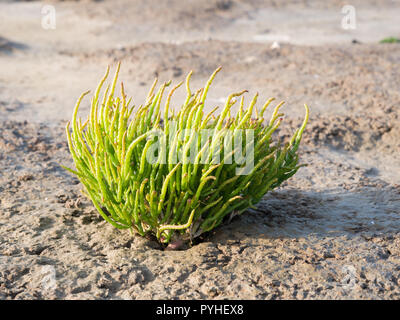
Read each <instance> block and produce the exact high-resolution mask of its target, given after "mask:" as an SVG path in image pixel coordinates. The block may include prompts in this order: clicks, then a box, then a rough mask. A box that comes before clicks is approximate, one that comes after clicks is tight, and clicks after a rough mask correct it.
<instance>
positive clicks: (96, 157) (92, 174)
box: [63, 64, 309, 243]
mask: <svg viewBox="0 0 400 320" xmlns="http://www.w3.org/2000/svg"><path fill="white" fill-rule="evenodd" d="M220 70H221V68H217V69H216V70H215V71H214V73H213V74H212V75H211V76H210V78H209V79H208V80H207V82H206V85H205V87H204V88H201V89H199V90H197V91H195V92H194V91H193V92H194V93H192V91H191V88H190V79H191V77H192V74H193V72H192V71H191V72H190V73H189V74H188V76H187V77H186V81H185V82H183V81H182V82H180V83H178V84H177V85H176V86H174V87H173V88H172V89H171V90H170V91H169V93H168V96H167V99H166V101H165V103H164V105H163V106H164V107H163V109H162V107H161V106H162V103H161V102H162V99H163V94H164V92H165V91H166V88H167V87H168V86H169V85H170V84H171V82H170V81H169V82H164V83H163V84H162V85H161V86H160V87H159V88H158V89H156V86H157V83H158V79H155V81H154V82H153V84H152V86H151V88H150V90H149V92H148V95H147V98H146V101H145V103H144V104H142V105H140V106H139V107H138V108H135V106H130V104H131V102H132V99H131V98H129V99H128V98H127V94H126V93H125V88H124V85H123V84H122V83H121V90H120V94H121V96H120V97H118V96H115V93H116V90H115V89H116V86H117V82H118V75H119V71H120V64H118V66H117V70H116V72H115V75H114V78H113V80H112V82H111V84H108V85H106V86H105V82H106V81H107V78H108V76H109V72H110V68H107V70H106V73H105V75H104V76H103V77H102V79H101V81H100V83H99V85H98V86H97V88H96V90H95V91H94V95H93V97H92V98H91V103H90V106H91V107H90V112H89V114H88V118H87V120H85V121H82V120H81V119H80V118H78V111H79V107H80V104H81V103H82V101H83V99H84V97H85V96H86V95H87V94H88V93H89V91H87V92H84V93H83V94H82V95H81V96H80V97H79V99H78V100H77V103H76V105H75V108H74V110H73V115H72V120H71V122H68V123H67V125H66V135H67V141H68V147H69V150H70V153H71V156H72V158H73V161H74V164H75V169H70V168H67V167H64V166H63V168H65V169H66V170H68V171H69V172H70V173H71V174H74V175H76V176H77V177H78V179H79V180H80V181H81V182H82V184H83V185H84V187H85V191H84V192H85V194H86V195H87V196H88V197H89V198H91V200H92V202H93V204H94V206H95V207H96V209H97V210H98V211H99V213H100V215H101V216H102V217H103V218H104V219H105V220H106V221H107V222H109V223H110V224H112V225H113V226H114V227H116V228H119V229H131V230H135V231H136V232H137V233H139V234H140V235H145V234H146V233H151V234H153V235H155V236H156V237H157V239H158V240H159V241H161V242H164V243H168V242H169V241H172V240H173V239H176V238H179V237H181V238H183V239H191V237H192V235H200V234H201V233H203V232H206V231H209V230H212V229H213V228H215V227H216V226H218V225H219V224H221V223H222V222H223V220H224V218H225V217H226V216H227V215H229V214H231V213H235V214H237V213H242V212H244V211H245V210H246V209H247V208H249V207H253V206H254V205H255V204H256V203H257V202H258V201H260V199H261V198H262V197H263V196H264V195H265V194H266V193H267V192H268V191H270V190H272V189H273V188H276V187H277V186H279V185H280V184H281V183H282V182H283V181H285V180H287V179H289V178H290V177H292V176H293V175H294V174H295V173H296V172H297V170H298V169H299V168H300V167H302V166H303V165H299V164H298V159H299V156H298V153H297V150H298V147H299V144H300V141H301V138H302V135H303V134H304V130H305V127H306V125H307V122H308V119H309V108H308V106H307V105H304V107H305V110H306V115H305V118H304V121H303V123H302V125H301V126H300V128H298V129H297V130H296V131H295V133H294V134H293V136H292V137H291V139H290V142H289V143H288V144H286V145H285V146H281V145H280V144H279V143H278V144H275V143H273V141H272V135H273V134H274V133H275V132H276V130H277V129H278V128H279V126H280V125H281V123H282V119H281V118H282V117H283V114H282V113H280V111H279V110H280V108H281V107H282V105H283V102H281V103H279V104H278V105H277V106H276V107H275V109H274V111H273V113H272V116H271V118H270V121H269V122H268V123H267V124H265V123H266V121H265V119H264V113H265V111H266V109H267V108H268V106H269V105H270V104H271V103H272V102H273V100H274V98H270V99H268V100H267V101H266V102H265V103H264V105H263V106H262V107H261V108H260V109H257V107H256V103H257V98H258V94H256V95H255V96H254V97H253V98H252V100H251V101H250V104H249V106H248V107H245V97H244V95H243V94H244V93H246V92H247V90H243V91H240V92H238V93H233V94H231V95H229V96H228V98H227V99H226V102H225V104H224V106H223V109H222V111H221V112H220V114H219V115H217V116H215V112H216V111H217V109H218V107H214V108H210V110H211V111H209V112H207V113H205V112H204V111H203V110H204V109H205V108H206V107H208V105H207V101H206V99H207V94H208V91H209V89H210V87H211V84H212V82H213V80H214V78H215V77H216V75H217V73H218V72H219V71H220ZM183 83H185V87H186V91H187V94H186V98H185V101H184V103H183V105H182V106H181V108H180V109H179V110H177V112H176V111H175V110H174V109H173V108H171V97H172V95H173V94H174V92H175V91H176V90H178V88H179V87H180V86H181V85H182V84H183ZM103 86H105V90H104V93H103V94H101V91H102V88H103ZM239 97H240V104H239V109H238V111H237V112H236V114H235V115H233V111H232V110H233V108H232V107H233V106H234V104H235V103H236V98H237V99H239ZM212 107H213V106H212ZM134 109H135V111H134ZM161 116H163V121H162V120H161ZM203 129H207V130H210V131H209V133H211V135H210V137H209V138H208V139H203V138H204V137H205V136H204V135H203V133H202V131H201V130H203ZM238 129H240V130H242V131H238ZM190 130H192V131H190ZM246 130H253V136H254V141H246V139H245V137H247V133H246V132H247V131H246ZM155 133H157V134H155ZM158 133H160V134H161V136H160V135H159V134H158ZM239 138H242V140H240V139H239ZM203 140H204V141H203ZM235 141H236V145H235V143H234V142H235ZM156 143H158V144H162V148H158V149H157V148H155V149H156V153H155V154H154V155H156V158H155V159H156V161H155V162H154V163H150V162H149V161H148V157H147V154H148V152H149V151H151V150H152V151H154V150H153V149H154V148H153V147H155V146H157V145H156ZM249 146H253V148H254V149H253V151H252V152H253V154H254V159H253V162H254V163H253V166H252V168H251V170H249V172H248V174H244V175H241V173H243V172H245V171H244V170H245V167H244V166H243V163H240V164H239V163H237V162H235V160H238V159H235V157H236V155H237V154H238V153H239V152H241V153H242V154H243V156H246V155H247V156H248V154H246V153H247V152H249V151H248V147H249ZM192 147H195V150H196V152H197V154H195V155H192V154H190V157H189V152H190V153H191V152H192V149H191V148H192ZM249 150H250V149H249ZM216 151H220V156H221V157H220V163H214V162H213V160H214V159H213V153H214V152H216ZM193 159H194V162H193V163H192V162H191V161H189V160H193ZM164 160H165V161H166V163H164Z"/></svg>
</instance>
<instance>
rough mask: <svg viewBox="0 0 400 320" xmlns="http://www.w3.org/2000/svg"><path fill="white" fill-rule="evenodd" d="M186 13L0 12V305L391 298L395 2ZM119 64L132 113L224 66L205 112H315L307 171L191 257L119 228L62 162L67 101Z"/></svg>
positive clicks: (110, 6) (214, 6) (395, 223)
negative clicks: (244, 97)
mask: <svg viewBox="0 0 400 320" xmlns="http://www.w3.org/2000/svg"><path fill="white" fill-rule="evenodd" d="M182 3H183V2H182V1H178V0H170V1H156V0H152V1H128V0H112V1H111V0H110V1H107V0H104V1H96V2H95V1H48V2H36V1H1V2H0V194H1V196H0V299H147V298H151V299H160V298H166V299H172V298H174V299H189V298H196V299H205V298H208V299H225V298H228V299H235V298H239V299H399V298H400V286H399V282H400V152H399V151H400V117H399V116H400V109H399V107H400V90H399V89H400V87H399V85H400V72H399V68H398V65H399V63H400V45H399V44H379V43H378V42H379V40H381V39H383V38H385V37H389V36H397V37H400V21H399V18H398V17H399V16H400V2H399V1H377V0H376V1H353V2H352V4H353V6H354V7H355V9H356V17H357V28H356V29H355V30H344V29H342V28H341V19H342V17H343V14H342V12H341V9H342V6H343V5H344V4H346V3H343V2H342V1H271V0H268V1H261V0H252V1H240V0H233V1H221V0H220V1H215V0H213V1H195V0H190V1H189V0H188V1H185V2H184V3H185V5H182ZM45 4H49V5H53V6H54V7H55V9H56V23H57V25H56V29H55V30H44V29H43V28H42V27H41V18H42V14H41V9H42V7H43V6H44V5H45ZM354 40H356V41H354ZM273 41H278V42H279V45H280V47H279V48H276V49H272V48H271V44H272V42H273ZM119 60H122V63H123V66H122V73H121V75H122V78H123V80H124V83H125V88H126V91H127V92H128V94H129V95H131V96H133V97H134V101H137V104H140V103H141V102H142V101H143V98H144V97H145V95H146V92H147V90H148V88H149V86H150V84H151V82H152V80H153V78H154V76H158V77H159V78H160V79H161V80H169V79H172V80H173V81H174V82H178V81H179V80H181V79H182V78H184V76H185V74H186V73H187V72H188V71H189V70H191V69H193V70H194V71H195V74H194V76H193V80H194V82H193V86H197V87H200V86H201V85H203V83H204V81H205V80H206V79H207V77H208V75H209V74H210V73H211V72H212V71H213V70H214V69H215V68H216V67H217V66H219V65H222V66H223V71H222V72H221V73H220V74H219V75H218V77H217V79H216V81H215V84H214V87H213V88H212V90H211V91H210V99H209V105H208V106H206V107H207V108H212V107H214V106H215V105H218V104H221V98H223V97H225V96H227V95H228V94H229V93H231V92H233V91H237V90H239V89H249V90H250V93H251V94H254V93H255V92H256V91H258V92H260V95H261V97H263V98H267V97H269V96H275V97H276V98H277V99H284V100H286V101H287V106H286V107H285V111H286V112H287V118H286V119H285V121H284V125H283V128H282V130H281V132H280V134H284V135H286V134H288V133H290V132H291V131H292V130H293V128H294V126H297V125H298V124H299V122H300V121H301V118H302V116H303V107H302V103H304V102H307V103H308V104H309V105H310V106H311V109H312V117H311V119H310V123H309V126H308V128H307V131H306V133H305V135H304V141H303V144H302V151H301V156H302V162H303V163H308V164H309V166H308V167H305V168H302V169H301V170H300V171H299V172H298V174H297V175H296V176H295V177H293V178H292V179H291V180H289V181H288V182H287V183H285V185H283V186H282V187H281V188H279V189H278V190H275V191H274V192H271V193H269V194H268V195H266V197H265V198H264V199H263V200H262V202H261V203H260V204H259V205H258V208H257V210H251V212H250V211H249V212H247V213H245V214H244V215H242V216H241V217H237V218H235V219H234V220H233V221H232V222H231V223H230V224H225V225H223V226H221V227H220V228H218V229H216V230H215V231H214V232H213V233H212V234H210V235H208V236H207V237H205V238H204V239H201V240H200V241H199V243H198V244H195V245H194V246H193V247H191V248H188V249H186V250H181V251H164V250H162V248H161V247H160V246H159V245H158V244H157V243H156V242H154V241H152V240H148V239H144V238H139V237H132V236H131V235H130V233H129V232H124V231H119V230H115V229H113V228H112V226H110V225H108V224H106V223H105V222H104V221H102V220H101V219H100V218H99V217H98V214H97V213H96V210H95V209H94V207H93V206H92V205H91V203H90V202H89V201H88V200H87V199H85V198H84V197H83V196H81V195H80V189H81V185H80V184H79V181H78V180H77V179H75V178H74V177H72V176H71V175H69V174H68V173H66V172H65V171H64V170H63V169H62V168H60V166H59V164H60V163H61V164H65V165H69V166H71V165H72V161H71V158H70V156H69V153H68V151H67V145H66V139H65V136H64V131H63V130H64V125H65V123H66V121H67V120H68V119H69V118H70V116H71V113H72V109H73V105H74V103H75V100H76V98H77V97H78V96H79V94H80V93H81V92H82V91H85V90H87V89H94V88H95V86H96V85H97V82H98V80H99V78H100V77H101V76H102V74H103V73H104V70H105V68H106V66H107V64H111V65H112V66H115V62H116V61H119ZM183 94H184V93H183V92H181V93H180V94H178V95H177V96H176V98H175V100H174V101H175V105H177V104H178V102H179V98H181V97H182V96H183ZM87 107H88V102H86V104H85V105H84V107H83V108H82V112H83V113H84V112H85V111H87V110H88V108H87Z"/></svg>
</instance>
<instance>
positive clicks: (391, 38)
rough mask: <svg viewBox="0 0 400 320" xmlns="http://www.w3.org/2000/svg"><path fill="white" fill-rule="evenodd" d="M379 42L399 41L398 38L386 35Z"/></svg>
mask: <svg viewBox="0 0 400 320" xmlns="http://www.w3.org/2000/svg"><path fill="white" fill-rule="evenodd" d="M379 43H400V39H399V38H396V37H388V38H385V39H382V40H381V41H379Z"/></svg>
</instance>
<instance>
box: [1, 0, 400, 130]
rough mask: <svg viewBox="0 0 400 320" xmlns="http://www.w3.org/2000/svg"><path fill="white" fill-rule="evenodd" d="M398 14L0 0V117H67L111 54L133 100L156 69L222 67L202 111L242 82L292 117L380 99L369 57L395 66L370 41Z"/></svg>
mask: <svg viewBox="0 0 400 320" xmlns="http://www.w3.org/2000/svg"><path fill="white" fill-rule="evenodd" d="M399 17H400V1H398V0H397V1H389V0H367V1H361V0H357V1H351V4H349V3H348V2H347V1H337V0H332V1H305V0H285V1H273V0H207V1H199V0H163V1H160V0H146V1H140V0H103V1H101V0H97V1H94V0H93V1H90V0H86V1H84V0H82V1H67V0H65V1H55V0H53V1H10V0H6V1H4V0H1V1H0V108H1V109H0V118H1V119H14V120H23V119H29V120H30V121H37V122H42V121H45V122H52V121H55V120H65V119H69V118H70V114H71V111H72V108H73V105H74V103H75V101H76V98H77V97H78V96H79V95H80V93H81V92H83V91H85V90H87V89H94V88H95V87H96V85H97V83H98V81H99V79H100V78H101V76H102V75H103V73H104V71H105V69H106V67H107V65H109V64H111V65H112V66H114V67H115V64H116V62H117V61H122V70H121V80H123V81H124V82H125V88H126V90H127V93H128V95H130V96H133V101H134V103H135V104H137V105H140V104H141V103H143V101H144V97H145V96H146V93H147V91H148V89H149V87H150V85H151V82H152V81H153V79H154V77H155V76H158V77H159V78H160V80H161V81H167V80H170V79H171V80H173V81H174V82H175V83H177V82H178V81H180V80H182V79H184V77H185V76H186V74H187V73H188V72H189V71H190V70H193V71H194V76H193V77H192V79H193V87H194V88H199V87H201V86H202V85H203V84H204V82H205V81H206V79H207V77H208V76H209V75H210V74H211V73H212V72H213V70H215V68H217V67H218V66H222V67H223V71H222V72H221V73H220V74H219V75H218V77H217V79H216V81H215V83H214V86H213V88H212V90H211V91H210V100H209V104H210V105H207V106H206V107H207V108H208V109H211V108H212V107H214V106H215V105H219V104H221V103H222V102H223V101H224V98H225V97H226V96H227V95H228V94H229V93H231V92H233V91H237V90H242V89H248V90H249V91H250V93H249V95H254V94H255V93H256V91H258V92H259V93H260V96H261V99H266V98H268V97H270V96H274V97H276V98H277V99H284V100H286V101H287V102H288V104H287V107H286V108H287V109H286V110H290V111H294V110H300V111H299V112H301V113H302V112H303V108H302V104H303V103H304V102H307V103H308V104H309V105H310V106H311V107H312V109H313V114H315V113H316V112H323V113H324V114H332V113H333V114H339V115H342V114H345V113H346V112H348V110H349V109H350V110H353V109H354V108H356V109H358V108H360V109H361V110H363V111H365V110H366V109H368V108H370V107H372V104H373V103H374V102H376V103H381V104H382V103H384V104H385V106H386V107H390V106H392V105H393V101H400V93H399V90H398V87H396V86H393V85H394V83H397V84H398V83H399V82H400V81H399V80H400V79H399V75H398V73H394V72H393V70H392V69H391V68H390V66H389V65H387V64H385V65H376V61H377V60H379V59H382V56H385V57H386V56H387V59H388V60H389V61H390V60H395V59H396V62H398V50H399V49H398V46H385V45H379V42H380V41H381V40H383V39H386V38H390V37H394V39H396V38H400V19H399ZM393 50H394V51H393ZM184 94H185V93H184V90H183V89H182V90H180V91H178V93H177V95H176V100H175V101H176V103H177V104H179V99H180V98H181V97H182V96H184ZM366 94H367V98H366ZM389 96H390V99H389ZM248 99H249V100H250V99H251V97H250V96H249V97H248ZM375 99H377V100H378V99H379V102H378V101H377V100H376V101H375ZM86 105H87V104H86ZM377 112H379V111H378V110H377ZM299 116H300V115H299ZM301 116H302V115H301Z"/></svg>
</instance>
